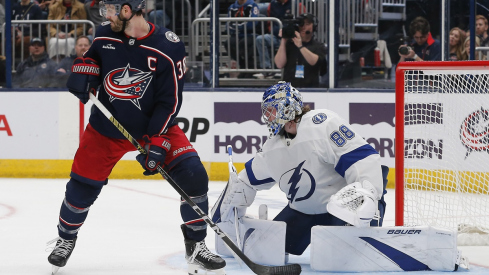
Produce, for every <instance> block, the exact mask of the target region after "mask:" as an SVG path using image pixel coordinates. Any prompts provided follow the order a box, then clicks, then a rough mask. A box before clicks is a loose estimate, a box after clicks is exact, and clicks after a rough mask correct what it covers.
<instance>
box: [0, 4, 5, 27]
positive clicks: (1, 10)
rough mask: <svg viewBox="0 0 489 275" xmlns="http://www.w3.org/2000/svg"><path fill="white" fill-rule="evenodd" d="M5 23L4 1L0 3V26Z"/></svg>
mask: <svg viewBox="0 0 489 275" xmlns="http://www.w3.org/2000/svg"><path fill="white" fill-rule="evenodd" d="M3 23H5V8H4V7H3V5H2V3H0V26H2V25H3ZM0 32H1V31H0Z"/></svg>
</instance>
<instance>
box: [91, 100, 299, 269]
mask: <svg viewBox="0 0 489 275" xmlns="http://www.w3.org/2000/svg"><path fill="white" fill-rule="evenodd" d="M90 100H92V102H93V103H94V104H95V105H96V106H97V108H98V109H99V110H100V111H101V112H102V113H103V114H104V115H105V116H106V117H107V118H108V119H109V120H110V122H112V124H114V126H115V127H116V128H117V129H118V130H119V131H120V132H121V133H122V134H123V135H124V137H126V138H127V140H129V141H130V142H131V143H132V145H134V147H136V149H137V150H138V151H139V153H141V154H146V150H145V149H144V148H143V147H142V146H141V144H139V142H137V140H136V139H134V138H133V137H132V136H131V134H129V132H128V131H127V130H126V129H125V128H124V127H123V126H122V125H121V124H120V123H119V122H118V121H117V120H116V119H115V118H114V117H113V116H112V114H111V113H110V111H109V110H107V108H106V107H105V106H104V105H103V104H102V102H100V101H99V100H98V98H97V97H95V96H94V95H93V94H92V93H90ZM156 169H157V170H158V172H159V173H160V174H161V175H162V176H163V177H164V178H165V179H166V180H167V181H168V182H169V183H170V185H171V186H172V187H173V188H174V189H175V190H176V191H177V192H178V194H180V196H181V197H182V198H183V199H184V200H185V201H186V202H187V203H188V204H189V205H190V206H191V207H192V208H193V209H194V211H195V212H196V213H197V214H198V215H199V216H200V217H201V218H202V219H203V220H204V221H205V222H206V223H207V224H208V225H209V226H210V227H211V228H212V230H214V232H216V234H217V235H218V236H219V237H220V238H221V239H222V240H223V241H224V243H225V244H226V245H227V246H228V247H229V249H231V250H232V251H233V252H234V253H235V254H236V255H237V256H238V257H239V258H240V259H241V260H242V261H243V262H244V263H245V264H246V265H247V266H248V267H249V268H250V269H251V270H252V271H253V272H254V273H255V274H259V275H298V274H300V273H301V266H300V265H299V264H291V265H283V266H265V265H260V264H257V263H255V262H253V261H251V260H250V259H249V258H248V257H247V256H246V255H245V254H244V253H243V252H242V251H241V250H240V249H239V248H238V247H237V246H236V244H235V243H234V242H233V241H232V240H231V239H230V238H229V237H228V236H227V235H226V234H225V233H224V232H223V231H222V230H221V229H220V228H219V227H218V226H217V225H216V224H215V223H214V222H213V221H212V220H211V219H210V218H209V217H208V216H207V215H206V214H205V212H204V211H202V209H200V207H199V206H198V205H197V204H196V203H195V202H194V201H192V199H191V198H190V197H189V196H188V195H187V194H186V193H185V191H183V190H182V188H180V186H178V184H177V183H176V182H175V181H174V180H173V179H172V178H171V177H170V175H168V173H167V172H166V171H165V170H164V169H163V168H162V167H161V166H159V165H158V166H157V167H156Z"/></svg>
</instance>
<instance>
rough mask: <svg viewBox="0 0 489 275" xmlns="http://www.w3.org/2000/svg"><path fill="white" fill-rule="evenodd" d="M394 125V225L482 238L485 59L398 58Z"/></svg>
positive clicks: (488, 140) (487, 182)
mask: <svg viewBox="0 0 489 275" xmlns="http://www.w3.org/2000/svg"><path fill="white" fill-rule="evenodd" d="M395 123H396V129H395V133H396V138H395V155H396V158H395V171H396V175H395V179H396V190H395V195H396V217H395V224H396V226H403V225H404V226H412V225H431V226H437V227H442V228H449V229H454V230H458V232H459V236H460V235H461V234H460V233H465V232H469V231H470V232H472V233H474V232H475V233H477V234H481V235H484V234H485V235H488V236H489V61H438V62H427V61H425V62H402V63H399V64H398V66H397V68H396V117H395ZM459 243H460V241H459ZM487 244H488V245H489V239H488V243H487Z"/></svg>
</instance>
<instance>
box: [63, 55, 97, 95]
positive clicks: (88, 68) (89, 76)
mask: <svg viewBox="0 0 489 275" xmlns="http://www.w3.org/2000/svg"><path fill="white" fill-rule="evenodd" d="M71 71H72V73H71V74H70V76H69V78H68V82H67V83H66V87H68V90H69V91H70V93H72V94H74V95H75V96H76V97H78V98H79V99H80V100H81V102H82V103H83V104H85V103H87V102H88V99H89V98H90V96H89V93H93V94H96V93H97V89H98V86H99V85H100V79H99V76H100V67H99V66H98V64H97V63H96V62H95V60H93V59H91V58H83V57H78V58H76V59H75V61H73V66H72V67H71Z"/></svg>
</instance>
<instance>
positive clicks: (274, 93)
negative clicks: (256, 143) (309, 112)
mask: <svg viewBox="0 0 489 275" xmlns="http://www.w3.org/2000/svg"><path fill="white" fill-rule="evenodd" d="M303 105H304V103H303V102H302V96H301V94H300V93H299V91H298V90H297V89H296V88H294V87H292V85H290V83H289V82H285V81H280V82H279V83H278V84H275V85H273V86H271V87H270V88H268V89H267V90H266V91H265V93H264V94H263V100H262V103H261V111H262V117H263V119H264V120H265V123H266V124H267V126H268V129H269V130H270V136H275V135H277V134H278V133H279V132H280V131H281V130H282V129H283V127H284V125H285V123H287V122H289V121H291V120H294V119H295V117H296V116H297V115H300V114H302V106H303Z"/></svg>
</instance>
